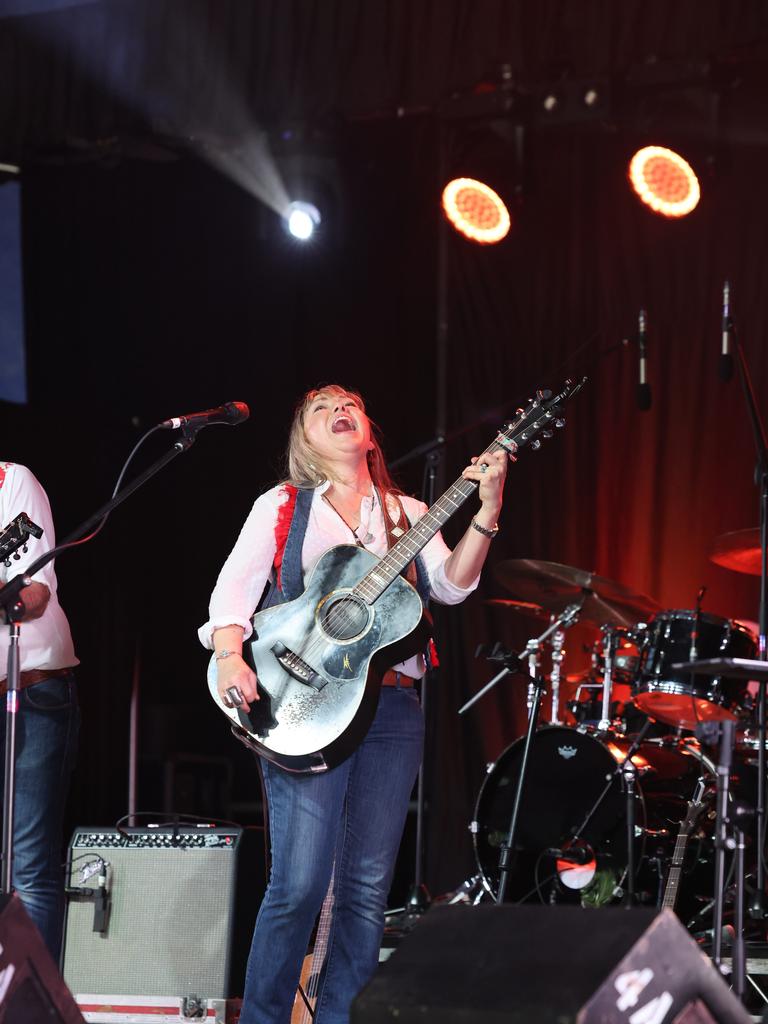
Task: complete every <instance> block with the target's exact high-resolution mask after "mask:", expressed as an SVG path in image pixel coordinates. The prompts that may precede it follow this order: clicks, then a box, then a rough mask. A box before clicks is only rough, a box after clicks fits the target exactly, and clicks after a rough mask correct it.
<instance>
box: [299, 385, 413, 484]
mask: <svg viewBox="0 0 768 1024" xmlns="http://www.w3.org/2000/svg"><path fill="white" fill-rule="evenodd" d="M320 394H324V395H328V396H329V397H334V396H342V397H348V398H351V399H352V400H353V401H354V402H355V403H356V404H357V405H358V406H359V408H360V409H361V410H362V411H363V412H365V402H364V401H363V398H362V395H360V394H359V393H358V392H357V391H353V390H351V389H350V388H345V387H343V386H342V385H341V384H325V385H323V386H321V387H317V388H312V390H311V391H307V393H306V394H305V395H304V396H303V397H302V398H301V399H299V402H298V403H297V405H296V408H295V410H294V413H293V421H292V422H291V429H290V432H289V434H288V448H287V450H286V453H285V464H286V477H285V479H284V481H283V482H284V483H289V484H293V486H294V487H302V488H310V487H317V486H318V485H319V484H322V483H325V481H326V480H329V479H331V473H330V472H329V469H328V467H327V466H325V465H324V464H323V461H322V459H321V458H320V456H319V455H318V454H317V452H315V450H314V448H312V446H311V445H310V443H309V441H307V435H306V433H305V431H304V420H305V417H306V415H307V410H308V409H309V407H310V405H311V404H312V402H314V400H315V399H316V398H317V396H318V395H320ZM368 422H369V423H370V425H371V445H372V448H371V450H370V451H369V452H368V471H369V472H370V474H371V480H372V481H373V486H374V487H376V488H378V490H379V491H380V492H381V494H382V496H383V495H385V494H402V491H401V490H400V488H399V487H398V486H397V485H396V484H395V483H394V481H393V480H392V477H391V476H390V473H389V470H388V469H387V464H386V461H385V459H384V452H383V450H382V447H381V442H380V440H379V437H380V433H381V432H380V430H379V428H378V426H377V425H376V424H375V423H374V422H373V420H372V419H370V417H369V419H368Z"/></svg>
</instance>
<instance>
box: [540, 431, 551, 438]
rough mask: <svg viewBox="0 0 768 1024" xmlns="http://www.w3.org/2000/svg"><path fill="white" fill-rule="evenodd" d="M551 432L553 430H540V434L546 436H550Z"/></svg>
mask: <svg viewBox="0 0 768 1024" xmlns="http://www.w3.org/2000/svg"><path fill="white" fill-rule="evenodd" d="M553 434H554V431H553V430H542V432H541V436H542V437H547V438H549V437H552V435H553Z"/></svg>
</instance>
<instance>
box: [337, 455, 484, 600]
mask: <svg viewBox="0 0 768 1024" xmlns="http://www.w3.org/2000/svg"><path fill="white" fill-rule="evenodd" d="M503 447H504V445H502V444H500V443H499V442H498V441H493V442H492V443H491V444H490V445H489V446H488V447H487V448H486V449H485V451H484V452H483V455H485V454H488V453H490V452H497V451H500V450H501V449H502V448H503ZM477 488H478V484H477V482H476V481H474V480H465V479H464V477H461V476H460V477H459V478H458V480H456V481H454V483H453V485H452V486H451V487H449V488H448V490H447V491H445V493H444V494H442V495H441V496H440V497H439V498H438V499H437V501H436V502H435V503H434V505H432V507H431V508H429V509H428V510H427V511H426V512H425V513H424V515H423V516H422V517H421V519H420V520H419V521H418V523H416V524H415V525H414V526H412V527H411V528H410V530H408V532H407V533H405V534H404V535H403V536H402V537H401V538H400V540H399V541H398V542H397V544H394V545H393V546H392V547H391V548H390V549H389V551H388V552H387V554H386V555H385V556H384V557H383V558H382V559H381V561H380V562H379V563H378V565H377V566H376V567H375V568H374V569H371V571H370V572H369V573H367V574H366V575H365V576H364V577H363V578H362V579H361V580H360V582H359V583H358V584H357V586H356V587H355V588H354V593H355V594H356V595H357V596H358V597H360V598H362V600H363V601H365V603H366V604H373V602H374V601H376V600H377V599H378V598H379V597H380V596H381V595H382V594H383V593H384V591H385V590H386V589H387V587H388V586H389V585H390V584H391V583H392V581H393V580H394V579H396V578H397V576H399V574H400V573H401V572H402V571H403V569H405V567H406V566H407V565H408V564H409V563H410V562H412V561H413V559H414V558H415V557H416V555H418V553H419V552H420V551H421V549H422V548H423V547H424V546H425V545H426V544H428V543H429V541H430V540H431V539H432V538H433V537H434V536H435V534H436V533H437V532H438V531H439V530H441V529H442V527H443V526H444V525H445V523H447V522H448V520H449V519H450V517H451V516H452V515H453V513H454V512H455V511H456V510H457V509H459V508H460V507H461V506H462V505H463V504H464V502H465V501H466V500H467V498H469V497H471V496H472V494H474V492H475V491H476V490H477Z"/></svg>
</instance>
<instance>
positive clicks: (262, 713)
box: [208, 544, 426, 773]
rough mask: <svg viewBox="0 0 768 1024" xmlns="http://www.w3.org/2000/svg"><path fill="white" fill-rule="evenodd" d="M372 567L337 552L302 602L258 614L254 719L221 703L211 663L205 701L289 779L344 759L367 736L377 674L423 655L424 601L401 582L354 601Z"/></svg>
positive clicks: (344, 550) (252, 651)
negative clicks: (367, 600) (210, 701)
mask: <svg viewBox="0 0 768 1024" xmlns="http://www.w3.org/2000/svg"><path fill="white" fill-rule="evenodd" d="M378 563H379V559H378V558H377V557H376V555H373V554H372V553H371V552H370V551H366V550H365V549H364V548H359V547H356V546H354V545H351V544H341V545H338V546H337V547H334V548H331V549H330V550H328V551H326V552H325V554H324V555H323V556H322V557H321V558H320V560H319V561H318V563H317V565H316V566H315V569H314V571H313V573H312V576H311V577H310V580H309V583H308V584H307V588H306V590H305V591H304V593H303V594H302V595H301V596H300V597H298V598H296V599H295V600H294V601H288V602H286V603H285V604H280V605H275V606H273V607H272V608H266V609H264V611H261V612H257V614H256V615H255V616H254V619H253V635H252V637H251V639H250V641H249V644H248V647H249V660H250V661H251V664H252V667H253V668H254V670H255V672H256V675H257V676H258V680H259V700H258V701H255V702H254V704H253V705H252V707H251V710H250V712H248V713H245V712H242V711H238V710H237V709H233V708H227V707H226V706H225V705H224V704H223V702H222V701H221V700H220V698H219V695H218V690H217V689H216V662H215V660H214V659H211V663H210V665H209V671H208V685H209V688H210V690H211V695H212V696H213V698H214V700H216V702H217V703H218V705H219V707H220V708H221V709H222V711H224V712H225V713H226V714H227V715H228V716H229V717H230V718H231V719H232V721H233V723H234V731H235V734H236V735H237V736H238V738H239V739H242V740H243V741H244V742H246V743H247V744H248V745H249V746H252V747H253V748H254V749H255V750H257V751H258V752H259V753H260V754H262V755H263V756H264V757H266V758H268V759H269V760H271V761H273V762H275V763H276V764H279V765H280V766H281V767H283V768H286V769H287V770H289V771H295V772H302V773H303V772H314V771H324V770H326V769H327V768H332V767H334V766H335V765H337V764H339V763H340V762H341V761H343V760H344V759H345V758H346V757H348V756H349V754H350V753H352V751H353V750H354V749H355V748H356V747H357V745H358V744H359V743H360V742H361V741H362V739H363V737H364V736H365V734H366V732H367V731H368V728H369V727H370V724H371V721H372V719H373V715H374V713H375V711H376V705H377V702H378V696H379V686H380V679H381V675H382V674H383V672H384V671H386V669H388V668H390V667H391V666H392V665H393V664H396V663H397V662H399V661H402V660H404V658H407V657H410V656H412V655H413V654H415V653H416V652H417V651H419V650H423V649H424V646H425V643H426V635H424V636H423V637H422V636H421V632H422V631H421V630H418V629H417V627H419V625H420V623H421V621H422V614H423V606H422V603H421V598H420V597H419V595H418V594H417V592H416V590H415V589H414V588H413V587H412V586H411V584H410V583H409V582H408V581H407V580H405V579H404V578H403V577H402V576H398V577H397V578H396V579H395V580H393V581H392V583H391V584H390V585H389V586H388V588H387V589H386V590H385V591H384V593H382V594H381V595H380V596H379V597H378V598H377V599H376V600H375V601H374V602H373V603H372V604H370V605H368V604H366V603H365V602H364V601H363V600H362V599H361V598H359V597H357V595H355V594H354V593H352V591H353V588H354V587H355V586H356V585H357V584H358V583H359V582H360V580H361V579H362V578H363V577H364V576H365V575H366V574H367V573H369V572H370V571H371V570H374V571H375V567H376V566H377V565H378ZM424 632H425V633H426V631H424Z"/></svg>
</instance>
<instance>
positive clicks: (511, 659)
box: [459, 594, 586, 904]
mask: <svg viewBox="0 0 768 1024" xmlns="http://www.w3.org/2000/svg"><path fill="white" fill-rule="evenodd" d="M585 600H586V594H585V595H584V596H583V597H582V598H581V600H580V601H579V602H578V603H576V604H571V605H568V607H567V608H566V609H565V610H564V611H562V612H561V613H560V614H559V615H558V616H557V618H556V619H555V620H554V621H553V622H551V623H550V625H549V626H548V627H547V628H546V629H545V630H544V632H543V633H542V634H541V636H539V637H535V638H534V639H532V640H529V641H528V643H527V644H526V646H525V650H526V652H527V653H526V654H524V655H517V654H514V653H512V652H510V653H509V654H508V655H506V657H505V658H504V660H505V665H504V668H503V669H502V670H501V672H498V673H497V674H496V675H495V676H494V677H493V679H491V681H490V682H489V683H486V685H485V686H484V687H483V688H482V690H480V691H479V692H478V693H476V694H475V695H474V697H471V698H470V699H469V700H468V701H467V702H466V704H464V705H463V706H462V707H461V708H459V714H460V715H462V714H464V712H465V711H467V710H468V709H469V708H470V707H471V706H472V705H473V704H474V703H475V702H476V701H478V700H479V699H480V698H481V697H482V696H483V695H484V694H485V693H487V692H488V690H490V689H491V687H492V686H495V685H496V683H497V682H499V680H500V679H503V678H504V676H506V675H509V674H511V673H513V672H520V671H521V662H522V659H523V657H527V658H528V665H529V671H530V669H531V668H532V667H533V666H535V665H536V663H537V660H538V658H537V654H538V650H539V648H540V646H541V644H542V643H544V641H545V640H546V639H547V638H548V637H550V636H552V634H553V633H556V632H557V631H558V630H559V629H565V628H567V627H568V626H571V625H573V623H574V622H576V621H577V619H578V617H579V612H580V611H581V609H582V607H583V605H584V601H585ZM496 646H497V648H498V646H499V645H498V644H497V645H496ZM544 685H545V680H544V677H543V676H541V675H535V676H533V677H532V679H531V683H529V695H530V688H531V686H532V687H533V695H532V700H531V702H530V707H529V713H528V730H527V732H526V734H525V745H524V747H523V756H522V760H521V762H520V773H519V775H518V778H517V788H516V790H515V800H514V803H513V805H512V814H511V817H510V822H509V831H508V832H507V838H506V839H505V841H504V842H503V843H502V844H501V848H500V852H499V892H498V895H497V897H496V902H497V903H498V904H502V903H503V902H504V897H505V895H506V891H507V880H508V878H509V861H510V857H511V854H512V851H513V850H514V848H515V845H514V844H515V836H516V834H517V820H518V815H519V813H520V804H521V801H522V796H523V787H524V785H525V776H526V773H527V770H528V760H529V756H530V752H531V740H532V739H533V734H534V732H535V731H536V726H537V724H538V720H539V707H540V705H541V696H542V693H543V692H544Z"/></svg>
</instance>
